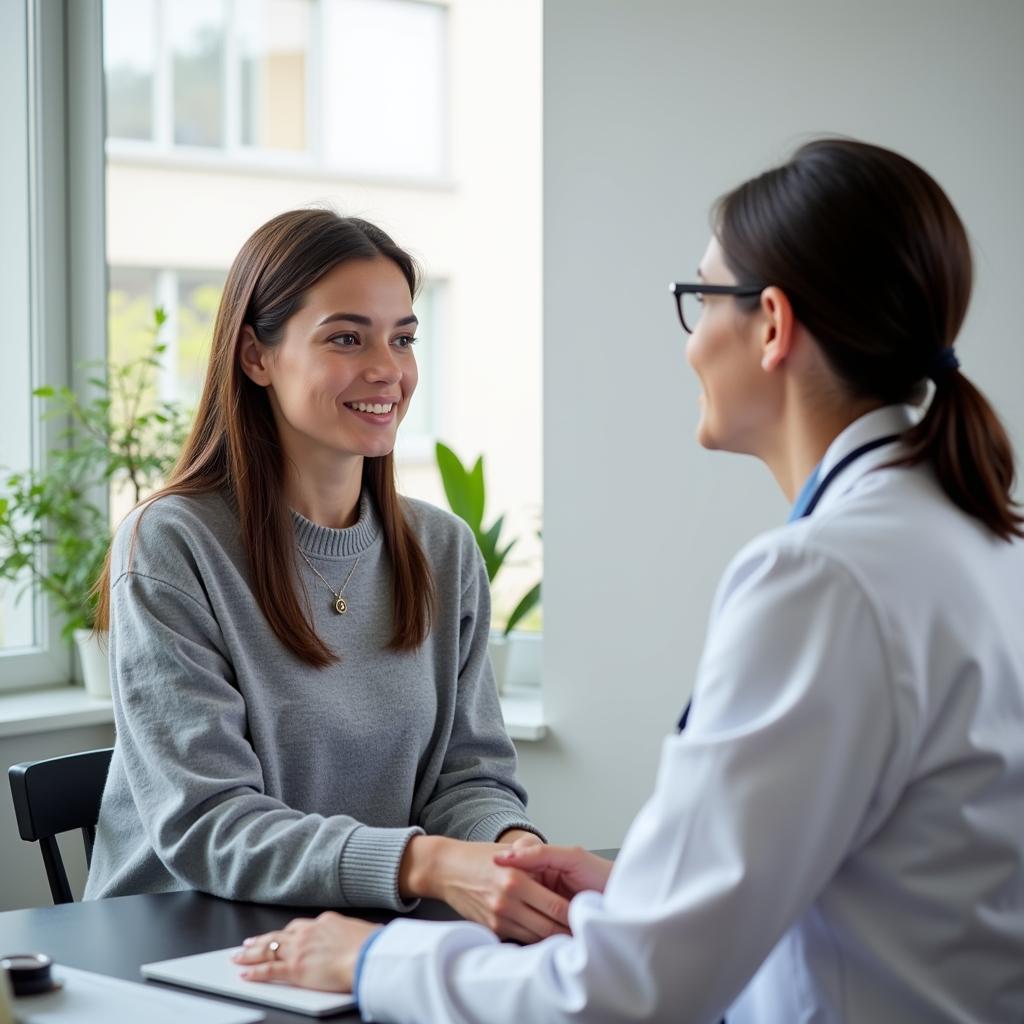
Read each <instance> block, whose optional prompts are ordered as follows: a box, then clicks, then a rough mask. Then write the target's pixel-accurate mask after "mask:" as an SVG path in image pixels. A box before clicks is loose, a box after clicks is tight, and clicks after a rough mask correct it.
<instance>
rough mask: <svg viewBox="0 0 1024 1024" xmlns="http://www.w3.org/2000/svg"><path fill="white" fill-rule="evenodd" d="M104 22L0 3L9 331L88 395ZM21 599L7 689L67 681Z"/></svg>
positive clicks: (95, 327)
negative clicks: (11, 270)
mask: <svg viewBox="0 0 1024 1024" xmlns="http://www.w3.org/2000/svg"><path fill="white" fill-rule="evenodd" d="M101 13H102V11H101V6H100V0H76V2H75V3H73V4H67V5H64V4H56V3H52V2H50V0H15V2H13V3H12V2H8V3H5V4H0V38H3V39H4V40H5V41H6V42H7V43H8V48H9V49H8V52H7V60H6V61H5V62H4V65H5V66H4V67H2V68H0V82H2V83H3V92H4V96H5V106H6V107H7V110H8V114H9V116H10V118H11V126H12V128H13V131H9V133H8V138H7V140H6V141H7V143H8V146H9V147H10V148H9V150H8V167H9V169H10V171H9V177H8V176H7V175H5V178H4V186H5V189H4V196H3V197H2V199H0V202H3V204H4V206H7V204H11V205H10V206H9V210H10V212H11V214H12V215H11V216H10V217H8V216H6V214H5V217H4V222H5V223H6V224H14V225H18V222H19V221H20V222H21V228H22V229H21V230H19V229H18V227H17V226H16V227H15V228H14V230H12V231H10V232H9V233H5V234H6V237H5V239H4V244H5V245H8V246H12V247H17V248H18V249H20V250H21V254H22V261H21V262H22V265H23V267H24V275H23V276H22V277H21V278H20V279H12V280H8V281H4V282H0V288H3V289H4V290H7V289H10V292H9V294H7V295H5V296H4V299H5V306H6V307H7V308H8V309H9V310H10V313H9V315H8V323H9V325H11V326H15V325H19V324H20V325H23V326H24V328H25V329H24V331H18V330H15V331H14V332H13V335H14V337H18V336H21V337H24V338H25V339H26V340H27V344H28V345H29V346H30V351H31V357H30V377H31V381H30V387H31V388H32V389H35V388H38V387H40V386H42V385H43V384H49V385H51V386H54V387H61V386H64V385H68V386H70V387H72V388H81V387H82V386H83V385H84V383H85V381H84V379H83V378H84V377H85V376H87V375H88V371H85V370H81V369H79V368H78V364H80V363H81V362H83V361H85V360H87V359H96V358H100V359H102V358H103V355H104V352H105V345H106V342H105V338H106V334H105V332H106V311H105V303H106V283H105V276H106V275H105V270H104V266H103V259H102V257H101V255H99V254H102V253H103V252H104V244H103V240H104V228H103V219H104V191H103V146H102V141H103V104H102V88H103V80H102V70H103V69H102V46H101V40H102V34H101V31H100V30H101V21H100V17H101ZM97 76H98V77H97ZM19 207H20V209H19ZM26 211H27V217H26V216H25V214H26ZM22 218H24V219H22ZM17 261H18V257H17V256H16V257H15V259H14V261H13V262H15V263H17ZM97 279H98V284H97ZM43 412H44V405H43V402H42V401H36V402H34V403H33V422H32V424H31V439H32V440H31V463H32V467H33V468H37V469H38V468H39V467H41V466H42V465H43V461H44V459H45V457H46V453H47V452H48V451H50V450H52V449H53V448H55V447H56V446H57V444H58V443H59V435H60V431H61V428H62V424H60V423H59V422H56V421H53V420H45V419H44V418H43ZM40 557H43V555H42V553H41V554H40ZM24 600H31V601H32V602H33V616H34V632H35V643H34V644H33V645H32V646H31V647H28V648H20V649H17V650H16V651H12V652H11V653H9V654H7V653H5V654H0V692H3V691H11V690H24V689H33V688H37V687H43V686H52V685H54V684H60V683H66V682H68V681H69V679H70V678H71V677H72V675H73V673H74V671H75V669H74V663H73V659H72V654H71V649H70V647H69V645H68V644H67V643H65V642H64V641H63V640H62V639H61V636H60V626H61V624H60V622H59V621H58V620H57V617H56V615H55V614H54V611H53V609H52V608H51V607H50V603H49V602H48V601H47V600H46V599H45V598H44V597H43V596H42V595H41V594H40V593H38V592H35V593H33V594H31V595H30V596H26V597H25V598H24Z"/></svg>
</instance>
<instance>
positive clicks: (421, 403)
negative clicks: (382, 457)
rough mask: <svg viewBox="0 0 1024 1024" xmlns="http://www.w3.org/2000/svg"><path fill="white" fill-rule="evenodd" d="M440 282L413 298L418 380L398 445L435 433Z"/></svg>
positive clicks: (432, 437) (414, 442)
mask: <svg viewBox="0 0 1024 1024" xmlns="http://www.w3.org/2000/svg"><path fill="white" fill-rule="evenodd" d="M440 291H441V286H440V285H438V284H437V283H435V282H428V283H426V284H425V285H424V286H423V289H422V291H421V292H420V294H419V297H418V298H417V299H416V315H417V316H418V317H419V319H420V323H419V326H418V327H417V328H416V338H417V342H416V348H415V352H416V367H417V369H418V370H419V382H418V383H417V385H416V394H415V395H414V396H413V400H412V403H411V404H410V405H409V411H408V412H407V413H406V414H405V419H404V420H402V428H401V430H399V432H398V437H399V442H398V443H399V445H400V446H401V447H402V448H403V449H405V448H408V447H410V445H420V446H422V445H423V444H425V443H431V444H432V443H433V442H434V440H435V439H436V436H437V406H438V401H437V397H438V396H437V393H436V390H435V389H436V387H437V375H436V373H435V372H434V370H435V367H437V366H439V365H440V360H439V353H438V348H439V346H440V343H441V337H440V334H441V331H440V322H439V312H440V310H439V308H438V307H439V306H440V303H439V301H438V299H439V297H440V296H439V292H440Z"/></svg>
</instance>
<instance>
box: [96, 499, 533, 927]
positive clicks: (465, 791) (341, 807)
mask: <svg viewBox="0 0 1024 1024" xmlns="http://www.w3.org/2000/svg"><path fill="white" fill-rule="evenodd" d="M408 509H409V514H410V517H411V521H412V522H413V524H414V528H415V530H416V532H417V535H418V536H419V538H420V541H421V543H422V545H423V548H424V550H425V552H426V555H427V558H428V560H429V562H430V565H431V568H432V570H433V573H434V579H435V583H436V587H437V595H438V601H437V608H436V612H435V617H434V621H433V625H432V628H431V631H430V635H429V636H428V637H427V639H426V641H425V643H423V644H422V645H421V646H420V647H419V648H418V649H417V650H415V651H412V652H403V653H395V652H393V651H389V650H388V649H387V644H388V641H389V640H390V637H391V632H392V623H393V619H392V609H391V600H392V588H391V568H390V562H389V559H388V557H387V555H386V553H385V551H384V546H383V534H382V532H381V529H380V525H379V522H378V519H377V517H376V514H375V511H374V508H373V503H372V502H371V501H370V500H369V499H368V498H367V497H365V496H364V497H363V499H362V501H361V502H360V509H359V520H358V522H357V523H356V525H355V526H352V527H350V528H348V529H344V530H332V529H327V528H325V527H322V526H317V525H316V524H315V523H312V522H310V521H309V520H307V519H304V518H303V517H301V516H299V515H297V514H296V513H292V515H293V520H294V524H295V537H296V541H297V543H298V545H299V547H300V549H301V550H302V551H303V552H305V554H306V556H307V557H308V558H309V559H310V560H311V561H312V563H313V564H314V565H315V566H316V568H317V569H318V570H319V571H320V573H322V574H323V576H324V577H325V578H326V580H327V581H328V582H329V583H330V584H331V586H332V588H334V589H337V588H340V587H341V585H342V583H343V582H344V580H345V578H346V576H348V573H349V571H350V570H352V568H353V566H355V571H354V572H353V574H352V577H351V579H350V580H349V582H348V586H347V587H346V589H345V597H346V599H347V601H348V606H349V610H348V612H347V613H346V614H345V615H338V614H336V612H335V611H334V597H333V596H332V595H331V593H330V592H329V590H328V587H327V586H325V584H324V583H323V582H322V581H321V580H320V579H318V578H317V577H316V576H315V575H314V574H313V573H312V572H311V571H310V570H309V567H308V566H307V565H306V563H305V562H304V561H303V560H302V558H301V557H299V558H297V562H298V574H299V579H300V581H301V585H302V586H304V587H305V590H306V594H307V596H308V600H309V604H310V606H311V607H312V609H313V616H314V622H315V625H316V629H317V632H318V633H319V635H320V636H321V637H322V638H323V639H324V640H325V641H326V642H327V644H328V645H329V646H330V647H331V648H332V649H333V650H335V651H336V652H338V653H339V654H340V655H341V661H340V663H339V664H336V665H333V666H331V667H329V668H326V669H313V668H310V667H309V666H308V665H306V664H305V663H303V662H301V661H299V659H298V658H296V657H295V656H294V655H293V654H292V653H291V652H290V651H289V650H288V649H287V648H286V647H284V646H283V645H282V644H281V642H280V641H279V640H278V639H277V637H276V636H275V635H274V633H273V632H272V631H271V629H270V627H269V626H268V625H267V622H266V620H265V619H264V617H263V614H262V612H261V611H260V609H259V606H258V605H257V603H256V598H255V596H254V594H253V592H252V588H251V585H250V577H249V570H248V568H247V559H246V556H245V552H244V550H243V547H242V541H241V536H240V531H239V523H238V518H237V515H236V514H235V512H234V511H233V510H232V507H231V505H230V502H229V499H226V498H225V497H222V496H221V495H219V494H210V495H205V496H201V497H194V498H185V497H170V498H163V499H160V500H158V501H157V502H155V503H154V504H153V505H151V506H150V507H149V508H148V509H147V510H146V511H145V513H144V514H143V515H142V516H141V519H140V517H139V513H138V512H135V513H133V514H132V515H131V516H129V517H128V519H126V520H125V522H124V523H123V524H122V525H121V527H120V529H119V530H118V531H117V535H116V537H115V540H114V548H113V563H112V572H111V580H112V584H111V630H110V664H111V682H112V687H113V698H114V717H115V722H116V726H117V742H116V744H115V747H114V757H113V761H112V762H111V767H110V776H109V778H108V780H107V786H106V790H105V792H104V796H103V805H102V808H101V810H100V818H99V825H98V828H97V832H96V847H95V851H94V854H93V860H92V868H91V870H90V872H89V880H88V883H87V885H86V890H85V896H86V898H87V899H89V898H95V897H102V896H118V895H124V894H128V893H139V892H163V891H168V890H175V889H186V888H193V889H200V890H203V891H205V892H210V893H213V894H215V895H218V896H224V897H228V898H231V899H242V900H253V901H260V902H278V903H290V904H296V905H305V906H330V907H344V906H377V907H390V908H394V909H407V908H408V904H406V903H405V902H404V901H403V900H402V899H401V898H400V897H399V893H398V866H399V862H400V861H401V858H402V853H403V851H404V849H405V846H406V844H407V843H408V842H409V839H410V838H411V837H412V836H413V835H416V834H417V833H419V832H421V831H426V832H428V833H435V834H442V835H447V836H454V837H456V838H459V839H468V840H481V841H493V840H494V839H496V838H497V837H498V835H499V834H500V833H501V832H503V831H504V830H506V829H508V828H516V827H518V828H525V829H530V830H531V831H536V829H535V828H534V826H533V825H531V823H530V821H529V819H528V818H527V817H526V813H525V793H524V792H523V789H522V787H521V786H519V785H518V783H517V782H516V779H515V767H516V758H515V750H514V748H513V746H512V743H511V741H510V740H509V738H508V736H507V734H506V733H505V729H504V725H503V723H502V718H501V708H500V706H499V704H498V698H497V694H496V692H495V687H494V681H493V676H492V673H491V668H490V664H489V662H488V658H487V634H488V628H489V618H490V598H489V594H488V589H487V576H486V573H485V571H484V567H483V563H482V560H481V558H480V553H479V551H478V549H477V547H476V544H475V542H474V540H473V536H472V534H471V533H470V532H469V530H468V528H467V527H466V526H465V524H464V523H462V521H461V520H459V519H456V518H455V517H454V516H451V515H449V514H448V513H446V512H442V511H441V510H440V509H437V508H434V507H433V506H431V505H427V504H425V503H423V502H418V501H409V502H408ZM136 522H138V523H139V529H138V533H137V537H136V541H135V545H134V550H132V551H131V552H130V555H131V557H130V562H129V548H130V545H131V538H132V531H133V529H134V528H135V525H136ZM357 558H358V559H359V562H358V565H357V564H356V559H357Z"/></svg>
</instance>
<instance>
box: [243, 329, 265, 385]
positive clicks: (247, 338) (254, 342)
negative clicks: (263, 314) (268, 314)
mask: <svg viewBox="0 0 1024 1024" xmlns="http://www.w3.org/2000/svg"><path fill="white" fill-rule="evenodd" d="M238 364H239V366H241V367H242V372H243V373H244V374H245V375H246V377H248V378H249V380H251V381H252V382H253V383H254V384H259V385H260V387H263V388H265V387H268V386H269V385H270V372H269V364H270V349H269V348H267V346H266V345H264V344H263V342H261V341H260V340H259V338H257V337H256V332H255V331H254V330H253V329H252V328H251V327H250V326H249V325H248V324H244V325H243V326H242V340H241V343H240V344H239V346H238Z"/></svg>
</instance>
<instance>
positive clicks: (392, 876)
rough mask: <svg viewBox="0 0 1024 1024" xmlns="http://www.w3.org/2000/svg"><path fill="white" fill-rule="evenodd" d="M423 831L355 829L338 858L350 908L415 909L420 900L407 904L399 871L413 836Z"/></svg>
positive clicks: (341, 881)
mask: <svg viewBox="0 0 1024 1024" xmlns="http://www.w3.org/2000/svg"><path fill="white" fill-rule="evenodd" d="M423 834H424V832H423V829H421V828H416V827H413V828H374V827H372V826H370V825H359V826H358V827H357V828H354V829H353V830H352V831H351V832H350V833H349V834H348V838H347V839H346V841H345V844H344V846H342V848H341V856H340V857H339V858H338V883H339V885H340V887H341V895H342V899H343V900H344V901H345V905H346V906H349V907H384V908H389V909H391V910H400V911H403V912H404V911H407V910H412V909H413V907H415V906H416V904H417V903H418V902H419V900H412V901H409V902H407V901H405V900H403V899H402V897H401V895H400V894H399V892H398V868H399V865H400V864H401V863H402V855H403V854H404V853H405V848H406V847H407V846H408V845H409V840H410V839H412V837H413V836H421V835H423Z"/></svg>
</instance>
